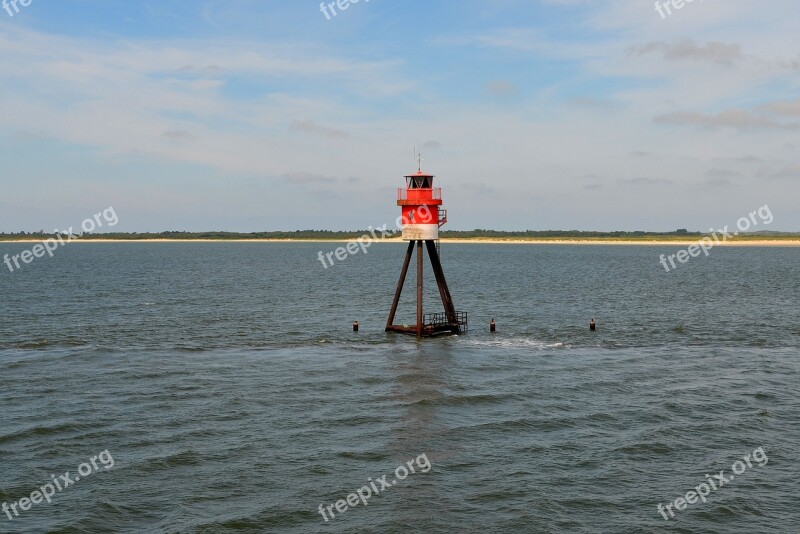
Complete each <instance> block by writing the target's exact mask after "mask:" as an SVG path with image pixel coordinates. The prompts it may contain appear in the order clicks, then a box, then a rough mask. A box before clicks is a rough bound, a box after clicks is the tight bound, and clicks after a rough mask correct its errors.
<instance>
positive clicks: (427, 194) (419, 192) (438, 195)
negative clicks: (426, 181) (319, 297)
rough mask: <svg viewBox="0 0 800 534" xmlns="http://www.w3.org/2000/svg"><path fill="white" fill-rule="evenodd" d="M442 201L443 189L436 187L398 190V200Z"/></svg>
mask: <svg viewBox="0 0 800 534" xmlns="http://www.w3.org/2000/svg"><path fill="white" fill-rule="evenodd" d="M429 199H433V200H442V188H441V187H434V188H432V189H431V188H428V189H417V188H414V189H408V188H405V187H399V188H398V189H397V200H429Z"/></svg>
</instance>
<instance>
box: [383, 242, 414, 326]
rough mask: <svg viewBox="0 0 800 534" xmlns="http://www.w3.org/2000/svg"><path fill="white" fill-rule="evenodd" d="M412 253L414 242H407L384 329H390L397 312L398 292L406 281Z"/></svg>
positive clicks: (401, 290)
mask: <svg viewBox="0 0 800 534" xmlns="http://www.w3.org/2000/svg"><path fill="white" fill-rule="evenodd" d="M413 253H414V242H413V241H411V242H410V243H409V244H408V249H407V250H406V259H405V261H404V262H403V269H402V270H401V271H400V280H398V281H397V289H396V290H395V292H394V300H393V301H392V310H391V311H390V312H389V320H388V321H386V331H387V332H388V331H389V330H390V328H389V327H390V326H392V325H393V324H394V316H395V314H396V313H397V305H398V304H399V303H400V294H401V293H402V292H403V285H404V284H405V282H406V275H407V274H408V266H409V265H410V264H411V255H412V254H413Z"/></svg>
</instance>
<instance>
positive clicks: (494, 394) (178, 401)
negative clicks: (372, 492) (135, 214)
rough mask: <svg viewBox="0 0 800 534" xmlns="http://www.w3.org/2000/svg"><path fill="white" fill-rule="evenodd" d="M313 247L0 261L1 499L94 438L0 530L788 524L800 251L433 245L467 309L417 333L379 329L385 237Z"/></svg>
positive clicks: (135, 251) (41, 477)
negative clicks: (759, 454) (664, 257)
mask: <svg viewBox="0 0 800 534" xmlns="http://www.w3.org/2000/svg"><path fill="white" fill-rule="evenodd" d="M28 247H30V245H12V244H0V256H2V254H5V253H13V254H16V253H19V252H20V251H21V250H22V249H24V248H28ZM320 249H322V250H323V251H325V252H327V251H329V250H331V245H320V244H235V243H229V244H225V243H220V244H206V243H203V244H108V245H106V244H80V243H79V244H73V245H70V247H67V248H65V249H62V250H59V251H58V252H57V255H56V257H55V258H53V259H47V258H42V259H38V260H36V261H35V262H34V263H33V264H31V265H27V266H25V267H24V268H23V269H22V270H20V271H19V272H15V273H13V274H12V273H9V272H8V271H0V503H2V502H6V503H9V504H10V503H13V502H17V501H19V499H21V498H23V497H30V495H31V493H32V492H33V491H34V490H37V488H40V487H41V486H43V485H44V484H46V483H47V482H49V481H50V479H51V477H50V475H51V474H55V475H60V474H64V473H65V472H67V471H71V473H72V476H73V477H74V476H75V472H76V469H77V467H78V466H79V465H80V464H81V463H82V462H88V461H89V459H90V458H91V457H94V456H97V455H98V453H100V452H101V451H105V450H108V451H109V454H110V455H111V456H113V460H114V466H113V468H111V469H108V470H106V469H105V468H104V467H103V464H100V466H99V467H100V469H99V471H98V472H96V473H93V474H92V475H91V476H87V477H85V479H82V480H80V481H79V482H76V483H75V484H74V485H72V486H71V487H69V488H65V489H64V490H63V491H62V492H59V493H57V494H56V495H55V496H54V497H53V502H52V504H48V503H47V502H42V503H40V504H35V505H33V506H32V508H31V509H30V510H27V511H24V512H21V515H20V517H18V518H15V519H14V520H13V521H10V520H8V518H7V516H6V515H5V514H3V515H0V532H59V533H70V532H197V533H212V532H234V531H242V532H348V533H349V532H409V531H420V532H459V531H463V532H543V533H544V532H659V531H664V532H708V533H711V532H719V533H723V532H724V533H728V532H734V533H738V532H742V533H748V534H750V533H755V532H759V533H761V532H764V533H772V532H775V533H794V532H800V498H799V497H798V495H799V494H800V483H799V482H798V480H799V479H800V427H799V424H800V402H798V398H797V395H798V391H800V363H798V358H799V357H800V351H799V350H798V349H799V348H800V311H798V303H800V279H798V276H797V274H798V264H799V262H798V260H800V249H791V248H787V249H780V248H763V249H762V248H742V249H739V248H736V249H730V248H729V249H717V250H714V251H713V252H712V254H711V256H710V257H709V258H697V259H693V260H692V261H691V262H690V263H689V264H687V265H685V266H682V267H681V268H680V269H678V270H677V271H676V272H673V273H669V274H667V273H665V272H664V270H663V269H662V268H661V267H660V266H659V265H658V255H659V254H661V253H674V252H676V249H675V248H674V247H664V248H650V247H611V246H608V247H607V246H598V247H589V246H584V247H578V246H512V245H498V246H494V245H445V246H444V247H443V250H442V256H443V261H444V266H445V271H446V273H447V275H448V281H449V283H450V286H451V291H452V293H453V296H454V299H455V301H456V306H457V308H458V309H461V310H465V311H468V312H469V313H470V326H471V331H470V333H469V334H468V335H466V336H460V337H449V338H440V339H435V340H425V341H423V342H418V341H417V340H416V339H414V338H408V337H401V336H395V335H386V334H384V333H383V332H382V327H383V324H384V322H385V320H386V315H387V311H388V307H389V304H390V302H391V297H392V293H393V290H394V285H395V283H396V280H397V275H398V273H399V268H400V264H401V261H402V256H403V253H404V247H403V246H402V245H396V244H381V245H373V246H372V247H371V248H370V249H369V254H367V255H362V254H359V255H356V256H353V257H350V258H348V259H347V260H346V261H345V262H343V263H341V264H339V265H337V266H336V267H334V268H329V269H327V270H325V269H323V268H322V265H321V264H320V263H319V261H318V260H317V251H319V250H320ZM0 267H3V268H4V266H2V265H0ZM432 280H433V278H432V276H431V275H430V273H428V278H427V279H426V282H427V283H428V286H427V287H426V293H427V297H428V301H427V302H429V303H430V306H429V307H428V310H426V311H439V310H438V308H437V307H436V306H435V300H434V298H435V294H434V292H433V290H435V287H434V285H433V284H432V283H431V282H430V281H432ZM409 283H410V284H413V274H412V275H411V279H410V280H409ZM411 287H413V286H412V285H409V286H408V288H407V294H406V296H407V297H408V298H407V299H405V300H404V302H403V306H404V310H405V312H406V313H405V316H404V318H405V320H406V321H408V322H410V321H411V320H412V318H413V305H412V302H411V300H410V298H411V296H412V293H413V291H411ZM492 317H494V318H495V319H496V321H497V323H498V333H497V334H496V335H494V336H491V335H489V334H488V332H487V330H488V323H489V320H490V319H491V318H492ZM592 317H595V318H596V319H597V321H598V323H599V325H600V326H599V331H598V332H595V333H591V332H589V331H588V321H589V319H591V318H592ZM401 319H403V318H401ZM353 320H359V321H360V323H361V332H360V333H359V334H358V335H354V334H353V333H352V331H351V326H350V325H351V323H352V321H353ZM759 447H761V448H762V450H763V451H764V454H765V456H766V457H767V458H768V461H767V462H766V464H765V465H763V466H759V464H757V463H756V462H755V461H753V462H752V466H751V467H747V468H746V470H745V472H744V473H743V474H741V475H737V476H736V478H735V480H731V481H730V482H729V483H727V484H725V486H724V487H720V488H718V490H716V491H712V492H711V494H710V495H709V496H708V498H707V500H708V502H706V503H702V502H697V503H694V504H691V505H689V506H688V508H687V509H685V510H683V511H680V512H676V517H675V518H672V519H670V520H669V521H665V520H664V519H663V517H662V516H661V515H659V512H658V510H657V506H658V504H659V503H662V504H664V505H666V504H667V503H670V502H673V501H675V499H676V498H678V497H682V496H685V495H686V492H687V491H689V490H692V488H695V487H696V486H698V485H700V484H701V483H704V482H706V478H705V475H706V474H712V475H713V474H717V473H719V472H720V471H723V470H724V472H725V476H726V477H727V476H729V475H730V474H731V466H732V464H733V463H734V462H736V461H737V460H738V459H741V458H742V457H743V456H744V455H746V454H747V453H752V452H753V451H754V450H755V449H757V448H759ZM421 455H425V458H427V459H428V460H429V461H430V464H431V466H432V467H431V469H430V470H429V471H428V472H422V468H421V466H422V465H424V463H422V462H421V463H417V464H412V465H413V466H414V467H416V468H417V469H416V471H417V472H416V473H415V474H409V475H408V477H407V478H406V479H405V480H402V481H401V480H397V479H396V475H395V468H397V467H398V466H400V465H404V464H406V462H408V461H409V460H413V459H417V458H418V457H420V456H421ZM383 475H388V477H387V479H386V480H387V481H390V480H393V479H394V480H396V484H395V485H393V486H391V487H389V488H386V489H384V490H383V491H382V492H381V493H380V494H379V495H377V496H373V497H372V498H371V499H370V500H369V501H368V506H366V507H364V506H363V505H361V504H359V505H357V506H355V507H353V508H350V509H349V510H347V511H346V512H344V513H341V514H340V513H339V512H336V511H335V508H334V509H333V511H334V513H336V517H335V518H334V519H331V520H330V521H329V522H328V523H326V522H325V521H324V520H323V518H322V516H321V515H320V514H319V513H318V507H319V505H320V504H324V505H332V504H334V503H335V502H336V501H337V500H339V499H346V498H347V496H348V494H350V493H351V492H353V491H355V490H356V489H358V488H360V487H362V486H365V485H366V484H368V479H370V478H371V479H372V481H373V482H374V481H375V480H376V479H379V478H381V477H382V476H383ZM376 487H378V488H380V486H376Z"/></svg>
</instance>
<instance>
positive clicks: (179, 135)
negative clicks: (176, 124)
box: [161, 130, 194, 140]
mask: <svg viewBox="0 0 800 534" xmlns="http://www.w3.org/2000/svg"><path fill="white" fill-rule="evenodd" d="M161 137H166V138H167V139H180V140H187V139H191V138H192V137H194V136H193V135H192V134H190V133H189V132H187V131H186V130H170V131H168V132H164V133H163V134H161Z"/></svg>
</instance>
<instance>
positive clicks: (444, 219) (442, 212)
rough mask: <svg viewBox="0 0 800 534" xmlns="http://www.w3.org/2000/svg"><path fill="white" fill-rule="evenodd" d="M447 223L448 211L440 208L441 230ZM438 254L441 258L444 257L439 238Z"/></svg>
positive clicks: (437, 242)
mask: <svg viewBox="0 0 800 534" xmlns="http://www.w3.org/2000/svg"><path fill="white" fill-rule="evenodd" d="M446 223H447V210H445V209H442V208H439V228H441V227H442V226H444V225H445V224H446ZM436 254H438V255H439V256H440V257H441V255H442V249H441V243H439V238H438V237H437V238H436Z"/></svg>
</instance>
